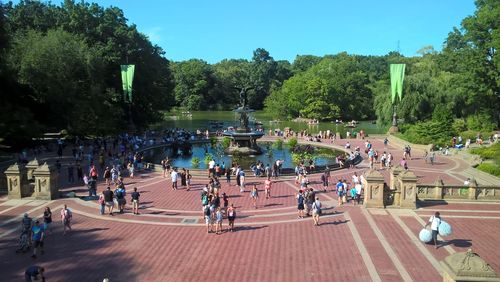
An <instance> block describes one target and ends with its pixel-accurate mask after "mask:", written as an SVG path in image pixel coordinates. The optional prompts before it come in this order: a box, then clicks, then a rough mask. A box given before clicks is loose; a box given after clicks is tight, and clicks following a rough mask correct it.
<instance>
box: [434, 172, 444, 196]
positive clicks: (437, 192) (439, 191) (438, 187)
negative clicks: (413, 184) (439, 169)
mask: <svg viewBox="0 0 500 282" xmlns="http://www.w3.org/2000/svg"><path fill="white" fill-rule="evenodd" d="M443 187H444V182H443V179H441V177H438V179H436V182H434V198H436V199H437V200H442V199H443Z"/></svg>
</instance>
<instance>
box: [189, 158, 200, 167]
mask: <svg viewBox="0 0 500 282" xmlns="http://www.w3.org/2000/svg"><path fill="white" fill-rule="evenodd" d="M191 165H192V166H193V167H194V168H197V167H198V166H200V158H198V157H193V158H192V159H191Z"/></svg>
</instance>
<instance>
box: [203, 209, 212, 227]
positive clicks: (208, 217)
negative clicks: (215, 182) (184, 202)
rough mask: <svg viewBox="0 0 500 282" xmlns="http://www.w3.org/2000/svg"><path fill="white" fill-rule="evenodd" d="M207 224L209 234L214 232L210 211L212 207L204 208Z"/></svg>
mask: <svg viewBox="0 0 500 282" xmlns="http://www.w3.org/2000/svg"><path fill="white" fill-rule="evenodd" d="M203 213H204V215H205V224H206V225H207V233H210V232H213V225H212V211H211V210H210V205H205V206H204V211H203Z"/></svg>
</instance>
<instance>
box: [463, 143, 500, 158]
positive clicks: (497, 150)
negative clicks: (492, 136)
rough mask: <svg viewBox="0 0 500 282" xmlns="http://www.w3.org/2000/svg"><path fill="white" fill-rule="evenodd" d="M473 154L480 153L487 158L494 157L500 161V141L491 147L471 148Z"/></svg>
mask: <svg viewBox="0 0 500 282" xmlns="http://www.w3.org/2000/svg"><path fill="white" fill-rule="evenodd" d="M470 152H471V153H472V154H476V155H480V156H481V157H482V158H485V159H494V160H497V161H500V143H499V142H497V143H495V144H493V145H491V146H489V147H482V148H475V149H471V150H470Z"/></svg>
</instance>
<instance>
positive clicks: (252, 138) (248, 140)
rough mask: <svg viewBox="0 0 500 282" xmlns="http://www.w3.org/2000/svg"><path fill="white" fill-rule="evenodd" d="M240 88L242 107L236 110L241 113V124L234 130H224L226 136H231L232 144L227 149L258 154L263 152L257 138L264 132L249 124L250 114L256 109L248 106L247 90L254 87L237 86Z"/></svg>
mask: <svg viewBox="0 0 500 282" xmlns="http://www.w3.org/2000/svg"><path fill="white" fill-rule="evenodd" d="M236 89H238V90H240V107H239V108H237V109H235V110H234V111H235V112H236V113H238V114H239V115H240V119H239V120H240V125H239V126H238V127H237V128H236V129H235V130H234V131H226V132H224V136H227V137H229V138H231V145H230V146H229V147H228V148H227V149H226V150H225V153H226V154H230V155H232V154H235V153H236V154H240V155H258V154H261V153H262V150H261V148H260V147H259V146H258V145H257V139H259V138H261V137H262V136H263V135H264V133H263V132H261V131H254V130H251V129H250V127H249V124H248V115H249V114H250V113H252V112H254V110H252V109H250V108H249V107H248V100H247V91H248V90H250V89H252V88H236Z"/></svg>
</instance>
